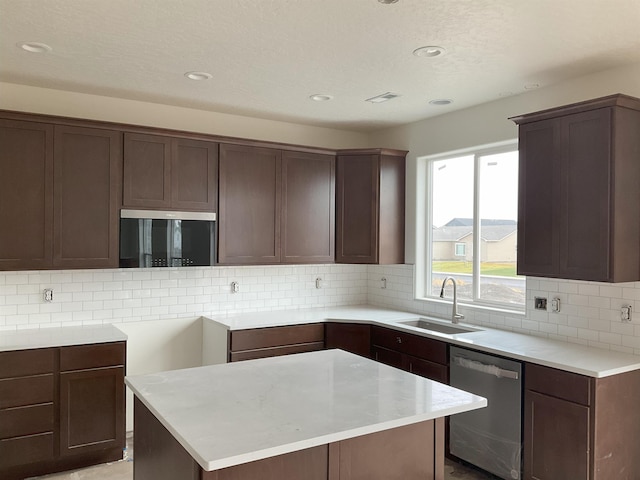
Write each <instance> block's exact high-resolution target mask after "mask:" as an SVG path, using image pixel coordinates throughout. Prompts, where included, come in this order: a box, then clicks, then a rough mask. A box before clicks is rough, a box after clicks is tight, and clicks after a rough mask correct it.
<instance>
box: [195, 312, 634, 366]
mask: <svg viewBox="0 0 640 480" xmlns="http://www.w3.org/2000/svg"><path fill="white" fill-rule="evenodd" d="M417 318H425V315H420V314H416V313H409V312H402V311H398V310H389V309H385V308H379V307H373V306H367V305H363V306H349V307H333V308H314V309H303V310H284V311H279V312H254V313H247V314H242V315H236V316H230V317H225V318H211V319H209V318H207V319H206V321H212V322H216V323H217V324H219V325H221V326H223V327H225V328H227V329H229V330H232V331H233V330H244V329H249V328H261V327H275V326H284V325H296V324H303V323H315V322H326V321H332V322H351V323H366V324H370V325H379V326H382V327H389V328H393V329H396V330H399V331H403V332H408V333H412V334H415V335H421V336H423V337H428V338H433V339H436V340H442V341H444V342H447V343H449V344H451V345H457V346H460V347H467V348H471V349H473V350H478V351H480V352H485V353H493V354H496V355H501V356H504V357H508V358H512V359H515V360H521V361H524V362H531V363H535V364H538V365H543V366H547V367H552V368H558V369H560V370H565V371H568V372H573V373H579V374H582V375H587V376H589V377H595V378H601V377H608V376H611V375H617V374H620V373H625V372H629V371H633V370H638V369H640V356H637V355H631V354H627V353H621V352H614V351H609V350H604V349H599V348H594V347H587V346H584V345H577V344H573V343H567V342H561V341H558V340H550V339H546V338H541V337H535V336H532V335H524V334H521V333H514V332H509V331H506V330H498V329H493V328H488V327H485V326H477V325H469V326H472V327H474V328H479V329H480V331H476V332H470V333H462V334H455V335H447V334H442V333H438V332H432V331H426V330H422V329H420V328H416V327H410V326H407V325H403V324H402V323H400V322H403V321H406V320H412V319H414V320H415V319H417ZM428 318H431V317H428ZM439 320H440V321H443V322H445V323H450V321H449V320H442V319H439ZM462 325H465V324H462Z"/></svg>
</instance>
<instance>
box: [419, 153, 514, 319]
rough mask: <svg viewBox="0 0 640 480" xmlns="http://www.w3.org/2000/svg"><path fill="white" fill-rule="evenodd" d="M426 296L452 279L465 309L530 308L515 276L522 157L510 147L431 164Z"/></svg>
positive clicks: (427, 191)
mask: <svg viewBox="0 0 640 480" xmlns="http://www.w3.org/2000/svg"><path fill="white" fill-rule="evenodd" d="M424 161H425V162H426V163H425V167H426V172H425V173H426V178H427V183H426V188H425V193H424V195H425V201H426V205H427V206H426V211H425V217H426V219H425V227H426V229H425V231H426V233H425V235H424V241H425V243H426V245H425V262H424V263H425V271H424V273H423V283H424V289H423V291H424V296H425V297H438V296H439V294H440V288H441V286H442V282H443V280H444V279H445V278H446V277H447V276H452V277H454V278H455V279H456V282H457V284H458V298H459V299H461V300H462V301H463V302H466V303H473V304H484V305H488V306H495V307H503V308H504V307H507V308H515V309H523V308H524V305H525V295H526V291H525V278H524V277H520V276H518V275H517V274H516V248H517V245H516V242H517V229H518V222H517V219H518V151H517V146H516V145H514V144H509V145H508V146H501V147H499V148H485V149H477V150H474V151H470V152H465V153H464V154H452V155H447V156H438V157H433V158H426V159H424Z"/></svg>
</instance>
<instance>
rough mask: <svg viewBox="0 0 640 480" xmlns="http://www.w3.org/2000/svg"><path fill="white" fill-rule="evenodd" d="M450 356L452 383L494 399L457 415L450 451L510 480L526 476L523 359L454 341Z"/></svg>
mask: <svg viewBox="0 0 640 480" xmlns="http://www.w3.org/2000/svg"><path fill="white" fill-rule="evenodd" d="M449 356H450V371H449V373H450V375H449V376H450V380H451V386H452V387H456V388H460V389H462V390H466V391H468V392H471V393H475V394H476V395H480V396H483V397H485V398H486V399H487V404H488V406H487V407H486V408H481V409H479V410H473V411H471V412H466V413H460V414H457V415H452V416H451V418H450V421H449V452H450V453H451V454H452V455H454V456H456V457H458V458H460V459H462V460H465V461H467V462H469V463H471V464H472V465H476V466H478V467H480V468H482V469H483V470H486V471H487V472H490V473H493V474H494V475H497V476H498V477H500V478H504V479H505V480H509V479H519V478H521V460H520V459H521V440H522V433H521V411H522V410H521V400H522V384H521V378H522V364H521V363H520V362H517V361H513V360H507V359H504V358H500V357H495V356H493V355H488V354H485V353H480V352H475V351H473V350H467V349H464V348H459V347H454V346H452V347H450V349H449Z"/></svg>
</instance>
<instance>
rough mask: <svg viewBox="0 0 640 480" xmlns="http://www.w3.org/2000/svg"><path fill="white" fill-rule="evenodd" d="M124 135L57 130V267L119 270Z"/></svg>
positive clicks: (55, 184)
mask: <svg viewBox="0 0 640 480" xmlns="http://www.w3.org/2000/svg"><path fill="white" fill-rule="evenodd" d="M121 162H122V136H121V134H120V133H119V132H116V131H110V130H99V129H94V128H81V127H68V126H56V127H55V161H54V213H53V217H54V228H53V264H54V266H56V267H61V268H78V267H79V268H108V267H117V266H118V227H119V225H118V222H119V219H118V208H119V206H120V192H121V183H120V182H121V180H120V179H121V178H122V163H121Z"/></svg>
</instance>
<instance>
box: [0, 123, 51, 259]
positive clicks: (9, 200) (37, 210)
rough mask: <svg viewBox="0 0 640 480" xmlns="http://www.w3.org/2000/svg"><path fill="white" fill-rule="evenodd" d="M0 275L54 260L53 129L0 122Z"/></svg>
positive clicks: (43, 124)
mask: <svg viewBox="0 0 640 480" xmlns="http://www.w3.org/2000/svg"><path fill="white" fill-rule="evenodd" d="M0 172H2V174H0V225H2V226H3V227H2V230H1V231H2V235H0V269H1V270H20V269H34V270H38V269H42V268H48V267H50V266H51V261H52V257H53V248H52V235H53V125H49V124H46V123H37V122H22V121H16V120H3V119H0Z"/></svg>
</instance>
